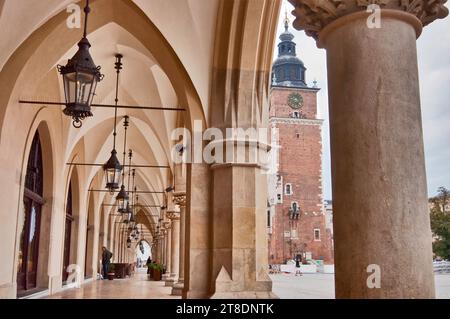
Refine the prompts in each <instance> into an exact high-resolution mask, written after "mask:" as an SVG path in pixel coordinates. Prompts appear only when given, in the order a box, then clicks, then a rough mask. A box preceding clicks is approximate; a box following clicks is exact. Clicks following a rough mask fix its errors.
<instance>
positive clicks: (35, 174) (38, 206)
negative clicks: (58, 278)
mask: <svg viewBox="0 0 450 319" xmlns="http://www.w3.org/2000/svg"><path fill="white" fill-rule="evenodd" d="M43 186H44V183H43V165H42V148H41V142H40V138H39V133H38V132H36V134H35V135H34V138H33V142H32V144H31V150H30V154H29V155H28V166H27V174H26V177H25V191H24V196H23V208H24V223H23V228H22V233H21V236H20V248H19V262H18V270H17V290H18V294H19V295H20V294H21V292H22V293H23V292H24V291H26V290H30V289H33V288H36V281H37V267H38V254H39V237H40V228H41V211H42V205H43V204H44V199H43V198H42V196H43Z"/></svg>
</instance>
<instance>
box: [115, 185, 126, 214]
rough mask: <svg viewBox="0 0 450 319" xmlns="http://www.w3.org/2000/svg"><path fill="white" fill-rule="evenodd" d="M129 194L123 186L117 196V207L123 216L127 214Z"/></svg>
mask: <svg viewBox="0 0 450 319" xmlns="http://www.w3.org/2000/svg"><path fill="white" fill-rule="evenodd" d="M128 200H129V197H128V194H127V192H126V191H125V186H124V185H122V187H120V192H119V194H117V196H116V201H117V207H118V212H119V213H121V214H125V213H126V212H127V207H128V205H129V204H128Z"/></svg>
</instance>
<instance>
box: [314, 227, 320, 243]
mask: <svg viewBox="0 0 450 319" xmlns="http://www.w3.org/2000/svg"><path fill="white" fill-rule="evenodd" d="M314 241H320V229H319V228H314Z"/></svg>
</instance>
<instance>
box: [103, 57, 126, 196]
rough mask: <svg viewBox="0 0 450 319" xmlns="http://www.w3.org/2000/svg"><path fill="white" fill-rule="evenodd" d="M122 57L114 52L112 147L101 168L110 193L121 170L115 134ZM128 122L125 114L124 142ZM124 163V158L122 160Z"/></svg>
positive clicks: (116, 185) (114, 188) (112, 191)
mask: <svg viewBox="0 0 450 319" xmlns="http://www.w3.org/2000/svg"><path fill="white" fill-rule="evenodd" d="M122 58H123V56H122V55H120V54H116V62H115V69H116V73H117V78H116V99H115V101H116V105H115V109H114V128H113V149H112V151H111V157H110V158H109V160H108V161H107V162H106V163H105V165H103V170H104V171H105V178H106V188H107V189H108V190H109V192H110V193H111V194H114V192H115V190H116V189H119V180H120V173H121V172H122V170H123V166H122V165H120V162H119V159H118V158H117V151H116V136H117V129H116V126H117V103H118V101H119V98H118V94H119V74H120V70H121V69H122ZM128 125H129V122H128V116H125V120H124V122H123V127H124V131H125V134H124V136H125V137H124V139H125V143H126V138H127V128H128ZM123 163H124V164H125V159H124V161H123Z"/></svg>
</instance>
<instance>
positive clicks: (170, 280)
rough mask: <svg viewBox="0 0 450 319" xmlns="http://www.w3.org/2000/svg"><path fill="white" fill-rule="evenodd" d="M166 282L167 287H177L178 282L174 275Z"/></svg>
mask: <svg viewBox="0 0 450 319" xmlns="http://www.w3.org/2000/svg"><path fill="white" fill-rule="evenodd" d="M165 282H166V284H165V286H166V287H173V286H174V285H175V283H176V282H177V278H176V276H175V275H172V276H171V277H169V278H166V279H165Z"/></svg>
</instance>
